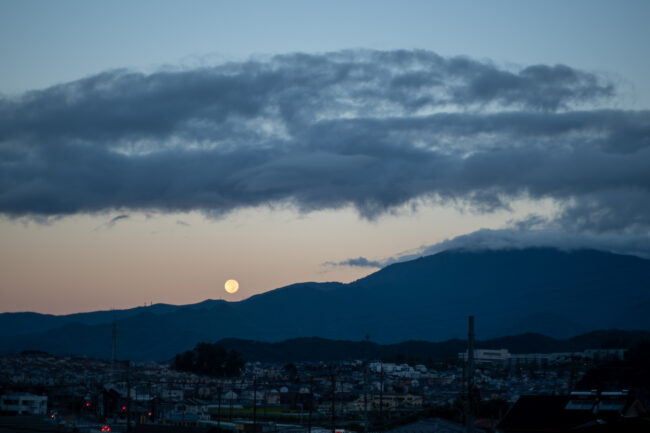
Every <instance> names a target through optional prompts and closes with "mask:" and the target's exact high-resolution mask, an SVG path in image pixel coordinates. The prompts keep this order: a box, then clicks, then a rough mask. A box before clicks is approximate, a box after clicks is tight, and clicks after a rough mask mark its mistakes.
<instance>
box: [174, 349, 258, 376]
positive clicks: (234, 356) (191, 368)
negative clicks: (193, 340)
mask: <svg viewBox="0 0 650 433" xmlns="http://www.w3.org/2000/svg"><path fill="white" fill-rule="evenodd" d="M245 364H246V361H245V360H244V358H243V357H242V355H241V353H239V352H237V351H236V350H234V349H232V350H230V351H227V350H226V349H224V348H223V347H221V346H218V345H215V344H210V343H199V344H197V345H196V347H195V348H194V349H192V350H188V351H187V352H183V353H180V354H178V355H176V356H175V357H174V362H173V368H174V369H176V370H179V371H187V372H190V373H195V374H201V375H204V376H212V377H236V376H239V375H240V374H241V371H242V370H243V368H244V365H245Z"/></svg>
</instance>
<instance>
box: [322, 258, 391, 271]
mask: <svg viewBox="0 0 650 433" xmlns="http://www.w3.org/2000/svg"><path fill="white" fill-rule="evenodd" d="M383 264H384V262H383V261H375V260H368V259H367V258H365V257H357V258H354V259H347V260H343V261H340V262H325V263H323V265H324V266H353V267H359V268H381V267H382V266H383Z"/></svg>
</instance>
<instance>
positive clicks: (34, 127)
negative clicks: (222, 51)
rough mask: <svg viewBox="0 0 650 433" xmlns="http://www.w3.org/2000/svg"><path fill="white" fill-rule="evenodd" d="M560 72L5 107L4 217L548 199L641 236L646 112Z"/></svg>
mask: <svg viewBox="0 0 650 433" xmlns="http://www.w3.org/2000/svg"><path fill="white" fill-rule="evenodd" d="M615 97H616V89H615V86H614V85H613V84H612V83H611V82H608V81H607V80H605V79H603V78H602V77H599V76H597V75H594V74H591V73H588V72H584V71H580V70H576V69H573V68H570V67H568V66H562V65H558V66H546V65H534V66H529V67H525V68H522V69H520V70H507V69H504V68H501V67H498V66H495V65H493V64H491V63H490V62H486V61H477V60H472V59H468V58H465V57H452V58H444V57H441V56H438V55H436V54H435V53H432V52H427V51H391V52H382V51H343V52H335V53H326V54H313V55H311V54H292V55H282V56H275V57H271V58H268V59H264V60H251V61H246V62H239V63H227V64H223V65H219V66H215V67H211V68H201V69H193V70H175V71H161V72H157V73H153V74H142V73H137V72H132V71H126V70H115V71H107V72H104V73H102V74H98V75H95V76H91V77H87V78H84V79H81V80H78V81H74V82H70V83H65V84H61V85H58V86H54V87H50V88H47V89H43V90H37V91H32V92H28V93H25V94H23V95H21V96H19V97H16V98H4V99H0V213H2V214H5V215H7V216H10V217H20V216H28V217H34V218H36V217H51V216H63V215H68V214H75V213H94V212H102V211H108V210H117V211H120V212H128V211H150V210H155V211H162V212H174V211H190V210H200V211H203V212H205V213H206V214H211V215H221V214H225V213H228V212H230V211H232V210H234V209H237V208H242V207H250V206H265V205H274V204H279V203H289V204H292V205H294V206H295V207H296V208H298V209H299V210H300V211H305V212H309V211H312V210H319V209H336V208H342V207H349V206H353V207H354V208H356V209H357V210H358V212H359V214H360V215H361V216H363V217H364V218H369V219H372V218H375V217H377V216H378V215H381V214H382V213H385V212H387V211H390V210H391V209H394V208H395V207H397V206H401V205H404V204H406V203H409V202H410V201H412V200H415V199H427V200H433V201H436V202H440V203H451V204H458V205H463V206H466V205H469V206H470V207H471V208H472V209H473V210H474V211H476V212H490V211H492V210H494V209H499V208H504V207H505V208H507V207H508V204H509V202H510V201H511V200H512V199H515V198H522V197H524V198H531V199H546V198H551V199H553V200H555V201H556V202H558V203H559V204H560V205H561V209H563V210H562V212H561V214H560V215H558V217H557V219H556V220H555V221H554V223H555V224H559V225H561V226H562V227H564V228H566V229H570V230H572V231H585V230H587V231H590V232H608V231H625V232H642V233H647V232H648V229H649V228H650V170H649V169H648V167H650V112H649V111H625V110H618V109H611V108H608V107H607V105H606V104H607V103H609V101H611V100H612V98H615Z"/></svg>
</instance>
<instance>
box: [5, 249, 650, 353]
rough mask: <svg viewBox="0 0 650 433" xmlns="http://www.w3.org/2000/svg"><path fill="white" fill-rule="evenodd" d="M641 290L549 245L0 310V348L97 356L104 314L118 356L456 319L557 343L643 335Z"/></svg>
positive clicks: (585, 257) (442, 328)
mask: <svg viewBox="0 0 650 433" xmlns="http://www.w3.org/2000/svg"><path fill="white" fill-rule="evenodd" d="M649 288H650V260H647V259H641V258H638V257H635V256H625V255H618V254H613V253H608V252H602V251H597V250H575V251H562V250H557V249H552V248H528V249H521V250H483V251H465V250H447V251H444V252H441V253H438V254H435V255H432V256H425V257H421V258H418V259H415V260H412V261H408V262H401V263H395V264H392V265H390V266H387V267H386V268H384V269H381V270H379V271H377V272H375V273H372V274H370V275H368V276H366V277H364V278H360V279H359V280H356V281H353V282H351V283H348V284H343V283H336V282H329V283H314V282H312V283H297V284H292V285H289V286H285V287H281V288H278V289H275V290H272V291H269V292H266V293H262V294H259V295H256V296H252V297H251V298H248V299H246V300H243V301H239V302H226V301H220V300H206V301H202V302H199V303H195V304H190V305H185V306H173V305H168V304H157V305H156V306H150V307H136V308H134V309H128V310H116V311H103V312H97V313H92V312H91V313H78V314H74V315H67V316H46V315H38V314H36V313H3V314H0V351H4V352H5V353H6V352H8V351H20V350H24V349H35V350H39V349H40V350H46V351H48V350H47V349H50V350H55V351H59V352H64V351H67V353H77V354H82V355H87V356H94V357H106V356H109V354H110V352H111V345H110V344H111V343H110V341H111V333H110V328H111V323H112V321H113V317H115V318H116V320H117V322H118V330H119V340H120V342H119V345H120V350H121V351H122V352H123V353H124V354H125V355H127V356H128V357H131V358H133V359H148V358H151V359H166V358H168V357H169V356H172V355H173V354H175V353H178V352H180V351H183V350H187V349H189V348H191V347H192V346H193V345H194V344H196V343H197V342H198V341H217V340H219V339H221V338H226V337H231V338H242V339H254V340H258V341H266V342H274V341H275V342H277V341H283V340H286V339H288V338H299V337H313V336H317V337H322V338H326V339H334V340H337V339H344V340H362V339H364V338H365V337H366V335H370V336H371V337H372V339H373V340H375V341H377V342H378V343H382V344H388V343H397V342H400V341H404V340H425V341H444V340H448V339H452V338H459V337H462V336H463V335H464V334H465V332H466V326H467V325H466V322H467V316H468V315H474V316H475V317H476V321H477V334H478V335H479V336H481V337H482V338H495V337H499V336H503V335H512V334H513V333H520V332H526V331H528V332H543V333H545V334H548V335H549V336H551V337H553V338H568V337H571V336H574V335H578V334H580V333H583V332H588V331H591V330H595V329H605V328H620V329H623V330H631V329H640V330H650V318H649V317H648V315H647V314H646V311H647V310H646V309H645V308H644V306H647V305H650V293H649V292H650V291H649ZM35 314H36V315H35ZM71 324H75V325H74V326H70V325H71ZM21 326H22V328H21ZM63 326H65V328H62V327H63ZM57 329H59V331H57ZM61 329H63V330H64V331H65V332H63V331H61ZM61 334H64V335H61ZM93 335H94V336H95V338H92V336H93ZM75 336H76V337H75ZM75 338H76V341H78V343H76V344H75V342H74V341H75ZM82 342H83V343H82Z"/></svg>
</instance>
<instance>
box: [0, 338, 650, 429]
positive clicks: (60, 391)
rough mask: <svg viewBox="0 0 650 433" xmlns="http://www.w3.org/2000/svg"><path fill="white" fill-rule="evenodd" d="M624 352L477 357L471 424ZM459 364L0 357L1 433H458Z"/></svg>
mask: <svg viewBox="0 0 650 433" xmlns="http://www.w3.org/2000/svg"><path fill="white" fill-rule="evenodd" d="M624 352H625V350H623V349H612V350H604V349H601V350H588V351H584V352H577V353H554V354H526V355H522V354H516V355H515V354H510V353H509V352H508V350H506V349H502V350H484V349H477V350H475V352H474V361H475V364H476V368H475V372H474V385H475V387H474V390H475V393H474V394H475V395H474V396H473V397H471V396H470V397H469V398H475V400H476V402H475V408H474V410H473V412H474V413H473V416H474V417H475V419H474V425H475V426H476V428H477V429H481V428H483V429H484V430H485V431H493V429H494V428H495V427H496V426H497V424H498V422H499V421H500V420H502V419H503V417H504V415H505V414H506V412H507V411H508V410H509V409H510V408H511V407H512V405H513V404H515V403H516V402H517V401H518V400H519V399H520V397H521V396H567V395H570V393H571V392H573V391H575V390H576V385H577V384H578V383H579V382H580V380H581V379H582V378H583V376H584V375H585V373H586V371H588V369H589V368H591V367H592V366H593V365H594V364H595V363H596V362H597V361H599V360H603V359H622V358H623V356H624ZM466 359H467V353H459V354H457V356H456V357H452V358H449V359H447V360H446V361H444V362H436V363H434V364H431V365H424V364H415V365H409V364H407V363H401V364H399V363H394V362H383V361H382V360H355V361H347V362H339V363H323V362H320V363H314V362H312V363H296V364H294V363H285V364H282V363H275V364H273V363H260V362H247V363H246V364H245V367H244V368H243V370H242V371H241V374H240V375H239V376H238V377H221V378H215V377H208V376H201V375H197V374H193V373H188V372H182V371H177V370H175V369H174V368H172V367H173V365H172V364H171V363H156V362H133V361H131V362H129V361H117V362H111V361H105V360H94V359H88V358H81V357H72V356H54V355H50V354H47V353H44V352H36V351H26V352H23V353H20V354H15V355H7V356H3V357H0V411H1V413H2V416H1V417H0V419H2V422H1V423H0V432H4V431H12V430H11V426H12V425H18V424H20V425H21V426H23V427H24V426H25V425H31V426H32V431H78V432H95V431H114V432H123V431H134V432H147V431H161V432H162V431H178V430H176V429H179V428H181V427H183V428H184V429H189V430H186V431H233V432H242V431H244V432H253V433H260V432H318V431H339V430H345V431H358V432H362V431H365V432H368V431H391V430H393V429H398V428H400V426H404V425H409V424H410V423H414V422H422V421H421V420H430V419H436V420H439V422H441V423H446V425H448V426H457V427H459V428H461V427H462V423H463V422H464V406H463V405H464V403H463V401H464V400H466V399H467V389H466V374H465V371H466ZM574 394H575V393H574ZM625 398H627V396H625ZM638 404H641V403H638ZM628 406H629V405H628ZM12 423H13V424H12ZM152 426H156V430H152ZM3 428H4V429H5V430H3ZM436 428H437V427H436ZM449 428H452V427H449ZM48 429H49V430H48ZM192 429H194V430H192ZM184 431H185V430H184ZM450 431H454V430H450ZM458 431H465V430H458ZM477 431H480V430H477Z"/></svg>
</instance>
